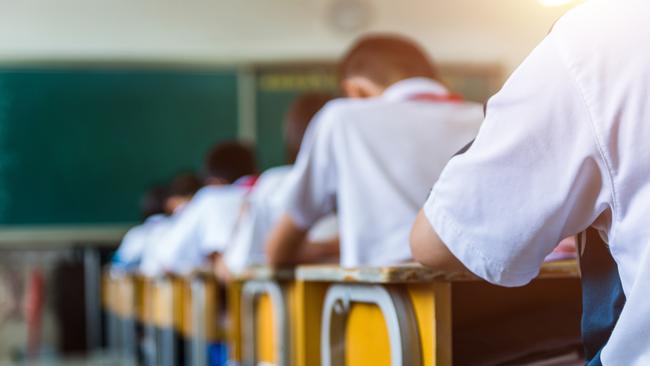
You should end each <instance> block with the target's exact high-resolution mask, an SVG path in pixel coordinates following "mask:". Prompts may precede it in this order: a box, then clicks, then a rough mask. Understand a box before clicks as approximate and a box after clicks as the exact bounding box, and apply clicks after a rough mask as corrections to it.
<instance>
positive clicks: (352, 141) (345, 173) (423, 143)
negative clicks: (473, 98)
mask: <svg viewBox="0 0 650 366" xmlns="http://www.w3.org/2000/svg"><path fill="white" fill-rule="evenodd" d="M482 118H483V112H482V106H481V105H479V104H476V103H469V102H462V101H459V100H457V99H456V98H454V97H452V96H451V95H450V94H449V92H448V91H447V89H446V88H445V87H444V86H442V85H441V84H440V83H438V82H435V81H433V80H431V79H426V78H411V79H406V80H403V81H400V82H397V83H395V84H393V85H392V86H390V87H389V88H388V89H386V90H385V91H384V93H383V94H382V95H381V96H379V97H375V98H369V99H339V100H336V101H333V102H331V103H329V104H328V105H327V106H326V107H325V108H324V109H323V110H322V111H321V112H320V113H319V115H318V116H317V118H316V120H315V121H314V122H313V125H312V126H310V130H309V131H308V134H307V136H306V138H305V142H304V145H303V148H302V151H301V155H299V158H298V161H297V164H296V168H295V173H294V174H293V179H294V180H295V181H298V183H290V184H294V185H295V186H296V187H297V189H298V191H297V192H296V193H295V194H294V195H293V196H292V197H293V201H292V202H291V205H290V206H293V207H300V208H301V209H300V210H294V212H291V211H290V215H292V217H293V218H294V219H295V220H296V221H297V223H298V225H311V224H312V223H313V221H314V220H315V219H316V218H317V217H322V216H323V215H325V214H327V213H329V212H331V211H333V206H334V205H336V206H337V208H338V215H339V223H340V232H341V234H340V235H341V264H342V265H344V266H362V265H373V266H379V265H387V264H392V263H395V262H399V261H406V260H409V259H410V258H411V254H410V250H409V247H408V232H409V229H410V225H411V223H412V222H413V220H414V219H415V216H416V214H417V212H418V209H419V208H420V207H421V205H422V202H424V201H425V200H426V198H427V196H428V193H429V191H430V189H431V185H432V184H433V183H434V182H435V181H436V180H437V178H438V175H439V174H440V172H441V171H442V168H443V167H444V166H445V164H446V163H447V162H448V161H449V159H450V158H451V157H452V156H453V155H454V153H456V152H457V151H458V150H460V149H461V148H462V147H463V146H465V145H466V144H467V143H469V142H470V141H471V140H472V139H473V138H474V137H475V136H476V133H477V131H478V129H479V126H480V123H481V121H482ZM422 156H427V157H429V158H428V159H421V157H422ZM305 179H306V180H309V182H310V184H304V183H301V181H302V182H304V181H305ZM305 212H309V215H306V214H304V213H305Z"/></svg>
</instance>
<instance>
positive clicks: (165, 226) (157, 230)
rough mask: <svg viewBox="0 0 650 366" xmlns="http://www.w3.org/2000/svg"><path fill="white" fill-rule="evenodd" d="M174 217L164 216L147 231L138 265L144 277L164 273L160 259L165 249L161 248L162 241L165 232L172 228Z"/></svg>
mask: <svg viewBox="0 0 650 366" xmlns="http://www.w3.org/2000/svg"><path fill="white" fill-rule="evenodd" d="M175 219H176V217H174V216H165V217H164V218H162V219H161V220H159V221H157V223H156V225H155V226H153V227H152V228H151V230H150V231H149V232H148V233H147V236H146V238H145V241H144V248H143V249H142V259H141V260H140V265H139V267H138V272H140V274H142V275H144V276H146V277H156V276H160V275H163V274H164V273H165V270H164V267H163V261H162V258H163V255H164V254H165V251H164V250H162V248H163V246H162V243H163V241H164V239H165V237H166V235H167V232H169V231H170V230H171V229H172V228H173V225H174V221H175Z"/></svg>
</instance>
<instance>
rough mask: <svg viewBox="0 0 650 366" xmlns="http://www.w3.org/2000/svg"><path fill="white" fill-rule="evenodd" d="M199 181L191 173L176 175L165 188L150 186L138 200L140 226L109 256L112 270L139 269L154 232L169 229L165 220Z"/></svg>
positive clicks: (182, 202) (153, 245) (150, 244)
mask: <svg viewBox="0 0 650 366" xmlns="http://www.w3.org/2000/svg"><path fill="white" fill-rule="evenodd" d="M200 184H201V183H200V180H199V178H198V177H197V176H196V175H194V174H191V173H183V174H179V175H178V176H176V177H175V178H174V179H173V180H172V182H171V184H170V185H169V187H164V186H160V185H159V186H154V187H153V188H151V189H150V190H149V191H148V192H147V193H146V194H145V195H144V196H143V197H142V200H141V201H140V209H141V212H142V220H143V222H142V224H140V225H138V226H135V227H133V228H131V229H130V230H129V231H128V232H127V233H126V235H125V236H124V238H123V239H122V243H121V244H120V247H119V248H118V250H117V251H116V252H115V255H114V256H113V260H112V265H113V267H115V268H117V269H121V270H125V271H133V270H136V269H137V268H138V266H140V263H141V262H142V259H143V257H149V256H151V255H152V254H151V253H150V252H151V251H152V250H151V248H150V247H153V248H154V250H155V246H156V244H157V243H155V241H156V239H155V237H156V235H155V234H156V233H158V232H160V231H161V230H162V229H163V228H164V227H167V226H169V219H168V217H169V216H170V215H171V214H173V213H174V212H175V211H176V210H178V209H179V208H180V207H182V206H183V205H184V204H185V203H187V202H188V201H189V200H190V199H192V196H193V195H194V193H196V191H197V190H198V189H199V188H200Z"/></svg>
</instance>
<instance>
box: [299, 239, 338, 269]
mask: <svg viewBox="0 0 650 366" xmlns="http://www.w3.org/2000/svg"><path fill="white" fill-rule="evenodd" d="M339 254H340V250H339V238H338V236H337V237H334V238H332V239H329V240H325V241H318V242H313V241H310V240H306V241H305V242H304V243H303V245H302V251H301V252H300V254H299V260H300V263H305V264H306V263H322V262H323V261H327V262H331V261H335V260H338V259H339Z"/></svg>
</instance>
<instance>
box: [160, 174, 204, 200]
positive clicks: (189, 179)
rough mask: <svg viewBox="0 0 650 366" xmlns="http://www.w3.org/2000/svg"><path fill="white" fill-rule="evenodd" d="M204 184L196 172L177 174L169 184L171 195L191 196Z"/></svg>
mask: <svg viewBox="0 0 650 366" xmlns="http://www.w3.org/2000/svg"><path fill="white" fill-rule="evenodd" d="M201 186H203V184H202V182H201V179H200V178H199V177H198V176H197V175H196V174H194V173H180V174H177V175H176V176H175V177H174V179H172V182H171V183H170V184H169V190H168V191H169V193H168V195H169V197H173V196H181V197H191V196H193V195H194V193H196V191H198V190H199V189H201Z"/></svg>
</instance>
